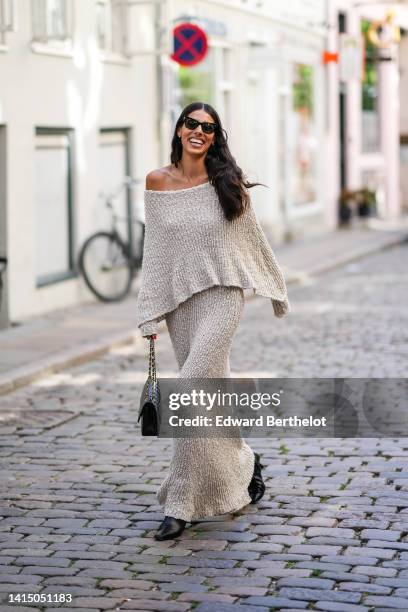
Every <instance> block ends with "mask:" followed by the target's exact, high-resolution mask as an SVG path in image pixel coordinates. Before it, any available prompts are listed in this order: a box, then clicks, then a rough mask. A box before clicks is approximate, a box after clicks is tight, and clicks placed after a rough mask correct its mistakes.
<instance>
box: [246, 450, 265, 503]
mask: <svg viewBox="0 0 408 612" xmlns="http://www.w3.org/2000/svg"><path fill="white" fill-rule="evenodd" d="M263 467H265V466H263V465H262V463H261V462H260V456H259V454H258V453H255V463H254V475H253V476H252V480H251V482H250V483H249V486H248V493H249V497H250V498H251V504H256V502H259V500H260V499H261V498H262V497H263V495H264V493H265V483H264V481H263V478H262V472H261V468H263Z"/></svg>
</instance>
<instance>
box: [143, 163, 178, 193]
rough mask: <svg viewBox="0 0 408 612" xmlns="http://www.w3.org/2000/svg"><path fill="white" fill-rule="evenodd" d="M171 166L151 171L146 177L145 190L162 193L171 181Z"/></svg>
mask: <svg viewBox="0 0 408 612" xmlns="http://www.w3.org/2000/svg"><path fill="white" fill-rule="evenodd" d="M170 172H171V166H164V167H163V168H157V169H156V170H151V171H150V172H148V174H147V175H146V189H152V190H155V191H162V190H164V189H166V188H167V187H168V186H169V184H170V181H171V178H172V177H171V173H170Z"/></svg>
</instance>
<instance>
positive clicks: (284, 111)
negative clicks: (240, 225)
mask: <svg viewBox="0 0 408 612" xmlns="http://www.w3.org/2000/svg"><path fill="white" fill-rule="evenodd" d="M272 5H273V6H272ZM170 6H171V12H170V19H171V20H172V23H173V24H175V23H180V22H181V21H182V19H181V17H183V16H184V17H185V20H186V21H187V20H188V19H190V20H191V21H193V23H197V25H201V27H203V29H205V30H206V31H207V33H208V39H209V45H210V49H212V50H215V51H216V52H217V51H218V50H219V49H220V48H222V47H223V46H226V47H228V48H230V49H231V53H232V56H233V59H232V70H231V75H230V76H231V83H232V89H231V113H230V116H227V115H225V113H223V104H222V87H218V88H217V89H216V92H215V98H214V100H213V103H214V106H215V108H216V110H219V111H220V115H221V119H222V121H223V122H225V123H226V124H227V126H230V129H228V127H227V131H228V133H229V144H230V148H231V151H232V154H233V155H234V157H235V158H236V160H237V163H238V165H240V166H241V168H242V169H243V170H244V172H245V173H246V174H247V175H248V178H250V179H251V180H254V181H259V182H262V183H265V184H266V185H268V188H265V187H262V186H259V187H254V188H253V189H252V190H251V195H252V199H253V202H254V205H255V207H256V210H257V213H258V214H259V218H260V219H261V221H262V222H263V224H264V226H265V228H266V229H267V230H268V235H269V236H270V237H271V238H272V239H273V240H274V241H276V242H280V241H282V240H283V239H284V238H285V236H287V237H300V236H303V235H307V234H316V233H321V232H324V231H326V230H327V229H328V226H330V222H328V221H327V218H326V203H327V198H326V181H325V176H326V172H327V160H326V157H325V155H324V154H322V153H321V152H322V151H323V148H324V146H325V135H324V133H325V124H324V116H325V112H324V109H325V104H326V102H325V78H326V76H325V67H324V66H323V63H322V50H323V48H324V44H325V37H326V31H325V29H324V28H323V27H322V24H323V21H324V19H325V2H324V0H314V1H312V2H308V3H304V2H297V1H293V2H291V3H286V6H285V5H283V3H275V2H274V3H270V2H264V3H259V2H242V0H229V1H227V0H225V1H222V0H211V1H210V0H197V1H191V0H189V1H186V0H172V1H171V4H170ZM217 29H218V30H220V31H222V29H224V30H225V33H217ZM218 57H219V54H218ZM217 61H218V59H217V60H216V66H217V65H218V64H217ZM297 62H299V63H303V62H304V63H308V64H310V65H311V66H313V71H314V94H315V96H314V104H315V116H316V133H315V137H316V145H315V146H316V150H317V151H316V172H317V175H316V184H315V191H316V196H315V198H314V200H313V201H312V202H308V203H307V204H305V205H304V206H298V205H295V203H294V201H293V196H292V194H291V191H290V185H289V183H290V182H291V181H292V180H293V163H292V161H291V154H292V153H293V152H292V151H290V150H287V149H288V147H289V149H290V146H291V144H290V135H291V134H292V133H293V130H294V129H295V126H294V123H293V122H294V119H295V117H294V116H293V114H291V113H290V111H291V105H292V103H293V100H292V97H291V96H292V90H291V88H292V84H291V82H290V78H289V75H290V73H291V70H292V67H293V65H294V64H295V63H297ZM169 70H173V72H175V73H176V72H177V70H178V66H177V65H176V63H175V62H170V68H169ZM180 111H181V108H179V109H178V112H177V113H176V116H175V117H174V121H173V123H174V122H175V119H176V118H177V116H178V113H179V112H180ZM173 129H174V126H173V125H172V124H171V125H170V126H169V132H168V134H167V136H166V137H164V143H165V144H164V146H165V147H166V142H167V143H170V141H171V135H172V131H173ZM165 151H166V149H165ZM168 155H169V145H168V147H167V157H166V154H165V158H167V159H168ZM288 185H289V186H288Z"/></svg>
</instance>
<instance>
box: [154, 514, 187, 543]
mask: <svg viewBox="0 0 408 612" xmlns="http://www.w3.org/2000/svg"><path fill="white" fill-rule="evenodd" d="M186 522H187V521H183V519H177V518H173V517H172V516H165V517H164V520H163V522H162V523H161V525H160V527H159V528H158V530H157V531H156V533H155V536H154V539H155V540H171V539H172V538H178V536H179V535H181V534H182V533H183V531H184V527H185V526H186Z"/></svg>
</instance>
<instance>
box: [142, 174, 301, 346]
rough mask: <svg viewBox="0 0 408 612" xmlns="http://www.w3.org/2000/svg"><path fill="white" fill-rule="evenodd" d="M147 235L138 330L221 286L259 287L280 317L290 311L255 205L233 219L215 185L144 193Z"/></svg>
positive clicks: (151, 327) (146, 330) (147, 330)
mask: <svg viewBox="0 0 408 612" xmlns="http://www.w3.org/2000/svg"><path fill="white" fill-rule="evenodd" d="M144 199H145V220H146V234H145V244H144V251H143V264H142V277H141V287H140V291H139V294H138V297H137V306H136V309H137V315H136V316H137V326H138V327H139V328H140V329H141V332H142V335H148V334H153V333H156V331H157V323H158V322H159V321H161V320H162V319H164V318H165V314H166V313H167V312H171V311H173V310H174V309H175V308H177V306H178V305H179V304H181V303H182V302H184V301H185V300H187V299H188V298H189V297H191V296H192V295H193V294H194V293H197V292H199V291H203V290H204V289H208V288H210V287H213V286H215V285H222V286H233V287H241V288H242V289H253V291H254V293H258V294H260V295H262V296H264V297H269V298H271V301H272V305H273V309H274V313H275V315H276V316H277V317H282V316H284V315H285V314H287V313H288V312H289V310H290V306H289V301H288V297H287V290H286V284H285V280H284V277H283V274H282V272H281V269H280V267H279V265H278V263H277V261H276V258H275V255H274V253H273V251H272V249H271V247H270V245H269V243H268V240H267V238H266V236H265V234H264V232H263V230H262V228H261V226H260V224H259V222H258V220H257V218H256V215H255V212H254V210H253V207H252V204H251V205H250V206H249V207H248V209H247V210H246V211H245V212H244V214H243V215H241V216H240V217H239V218H238V219H234V220H233V221H228V220H227V219H226V218H225V215H224V211H223V209H222V207H221V205H220V202H219V199H218V195H217V192H216V191H215V189H214V187H213V186H212V185H211V183H210V182H207V183H203V184H201V185H197V186H195V187H190V188H188V189H180V190H177V191H174V190H171V191H151V190H147V191H145V193H144Z"/></svg>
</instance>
